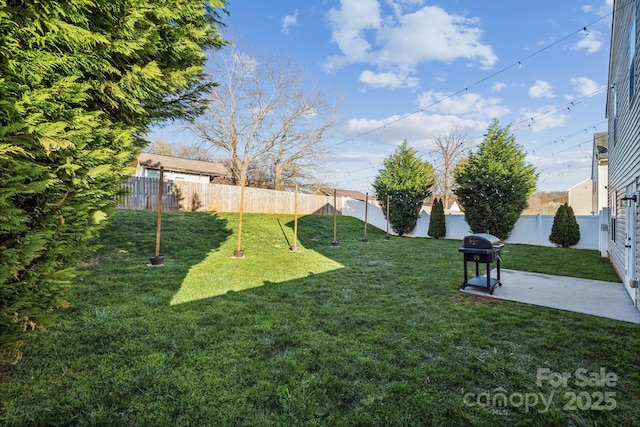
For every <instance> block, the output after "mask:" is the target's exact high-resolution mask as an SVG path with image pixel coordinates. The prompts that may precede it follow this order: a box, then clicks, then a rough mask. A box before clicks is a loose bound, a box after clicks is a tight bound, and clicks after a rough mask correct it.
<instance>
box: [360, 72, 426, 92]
mask: <svg viewBox="0 0 640 427" xmlns="http://www.w3.org/2000/svg"><path fill="white" fill-rule="evenodd" d="M360 81H361V82H362V83H364V84H366V85H369V86H372V87H374V88H389V89H397V88H408V87H416V86H418V81H419V79H418V78H416V77H409V76H408V75H406V73H405V74H400V73H394V72H386V73H376V72H374V71H371V70H365V71H363V72H362V73H360Z"/></svg>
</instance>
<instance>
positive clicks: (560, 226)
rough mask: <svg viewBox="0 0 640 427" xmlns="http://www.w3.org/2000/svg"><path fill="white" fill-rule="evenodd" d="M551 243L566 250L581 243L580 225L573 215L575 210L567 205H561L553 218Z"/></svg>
mask: <svg viewBox="0 0 640 427" xmlns="http://www.w3.org/2000/svg"><path fill="white" fill-rule="evenodd" d="M549 241H550V242H552V243H555V244H557V245H560V246H562V247H564V248H568V247H570V246H573V245H575V244H577V243H578V242H579V241H580V225H579V224H578V221H577V219H576V216H575V214H574V213H573V208H572V207H571V206H569V205H568V204H567V203H565V204H563V205H560V206H559V207H558V210H557V211H556V214H555V216H554V217H553V225H552V226H551V234H550V235H549Z"/></svg>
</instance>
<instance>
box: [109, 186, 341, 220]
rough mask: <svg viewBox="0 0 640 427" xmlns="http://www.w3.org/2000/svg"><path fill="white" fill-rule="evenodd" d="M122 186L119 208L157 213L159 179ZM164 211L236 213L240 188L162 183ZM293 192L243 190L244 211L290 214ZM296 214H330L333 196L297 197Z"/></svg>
mask: <svg viewBox="0 0 640 427" xmlns="http://www.w3.org/2000/svg"><path fill="white" fill-rule="evenodd" d="M123 187H124V188H125V189H126V190H127V191H128V196H126V197H123V199H121V200H120V201H119V204H118V208H120V209H134V210H156V209H157V206H158V190H159V180H158V179H157V178H144V177H130V178H129V179H128V180H127V182H126V183H125V184H123ZM163 193H164V196H163V198H162V209H163V210H180V211H215V212H238V208H239V202H240V187H239V186H235V185H223V184H207V183H200V182H187V181H165V182H164V186H163ZM336 209H337V212H338V214H341V212H342V197H338V198H337V199H336ZM294 211H295V193H293V192H288V191H276V190H267V189H264V188H252V187H246V188H245V194H244V212H251V213H270V214H293V213H294ZM298 213H299V214H303V215H304V214H320V215H333V196H321V195H314V194H298Z"/></svg>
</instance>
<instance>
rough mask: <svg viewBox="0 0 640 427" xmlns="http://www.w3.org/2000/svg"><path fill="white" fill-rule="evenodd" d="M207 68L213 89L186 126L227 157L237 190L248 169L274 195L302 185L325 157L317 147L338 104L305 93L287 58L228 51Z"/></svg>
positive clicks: (246, 178) (331, 125)
mask: <svg viewBox="0 0 640 427" xmlns="http://www.w3.org/2000/svg"><path fill="white" fill-rule="evenodd" d="M211 68H212V70H211V74H212V75H213V76H215V79H216V80H217V81H218V86H217V87H216V88H215V89H214V90H213V91H212V93H211V95H210V99H209V108H208V111H207V113H205V114H204V115H203V116H201V117H200V118H198V119H197V120H195V121H193V122H192V123H191V126H190V128H191V130H192V131H193V132H194V134H195V135H196V136H197V137H198V138H200V139H201V140H202V141H206V142H208V143H210V144H212V146H213V147H215V148H216V149H218V150H219V151H222V152H224V153H225V154H226V155H228V156H229V162H230V170H231V171H232V173H233V175H234V180H235V183H236V184H238V185H242V184H243V183H245V184H247V185H250V184H251V183H250V182H248V181H250V179H249V178H250V175H251V171H252V170H254V171H255V170H260V171H262V174H261V176H262V177H264V176H268V177H270V179H271V180H272V182H271V185H268V186H269V187H271V188H274V189H276V190H281V189H288V188H293V187H295V185H296V184H299V185H304V184H306V183H307V181H309V180H310V179H311V177H312V176H311V173H312V171H313V170H314V169H316V168H317V167H319V166H320V164H321V161H322V159H323V157H324V156H325V155H326V154H327V150H326V149H325V148H323V147H322V144H321V143H322V142H323V141H324V140H325V139H326V138H327V133H328V132H329V131H330V130H331V129H332V128H334V127H335V126H336V124H337V122H336V112H337V107H338V105H339V104H338V103H337V102H336V103H330V102H328V101H327V98H326V97H325V96H324V94H323V93H321V92H317V91H307V90H306V89H305V85H304V83H305V82H304V74H303V73H302V71H301V70H300V69H299V67H297V66H295V65H294V64H292V63H291V61H290V60H289V59H288V58H283V57H276V56H269V57H265V58H258V57H255V56H252V55H248V54H245V53H242V52H240V51H238V50H237V49H236V48H229V50H228V51H227V52H225V53H222V54H220V55H216V56H215V57H214V59H213V64H212V65H211ZM260 181H261V182H262V180H260ZM262 185H265V184H264V183H263V184H262Z"/></svg>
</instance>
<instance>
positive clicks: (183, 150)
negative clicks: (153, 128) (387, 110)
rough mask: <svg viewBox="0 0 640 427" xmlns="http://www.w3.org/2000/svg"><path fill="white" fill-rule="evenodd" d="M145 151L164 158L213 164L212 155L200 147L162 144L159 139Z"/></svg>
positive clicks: (182, 144)
mask: <svg viewBox="0 0 640 427" xmlns="http://www.w3.org/2000/svg"><path fill="white" fill-rule="evenodd" d="M145 150H146V151H147V152H149V153H154V154H163V155H165V156H173V157H180V158H183V159H192V160H202V161H205V162H215V161H216V160H215V159H214V158H213V155H212V154H211V153H210V152H209V150H207V147H203V146H202V145H187V144H184V143H179V142H171V143H169V142H164V141H162V140H160V139H156V140H154V141H153V142H152V143H151V144H149V145H148V146H147V147H146V148H145Z"/></svg>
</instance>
